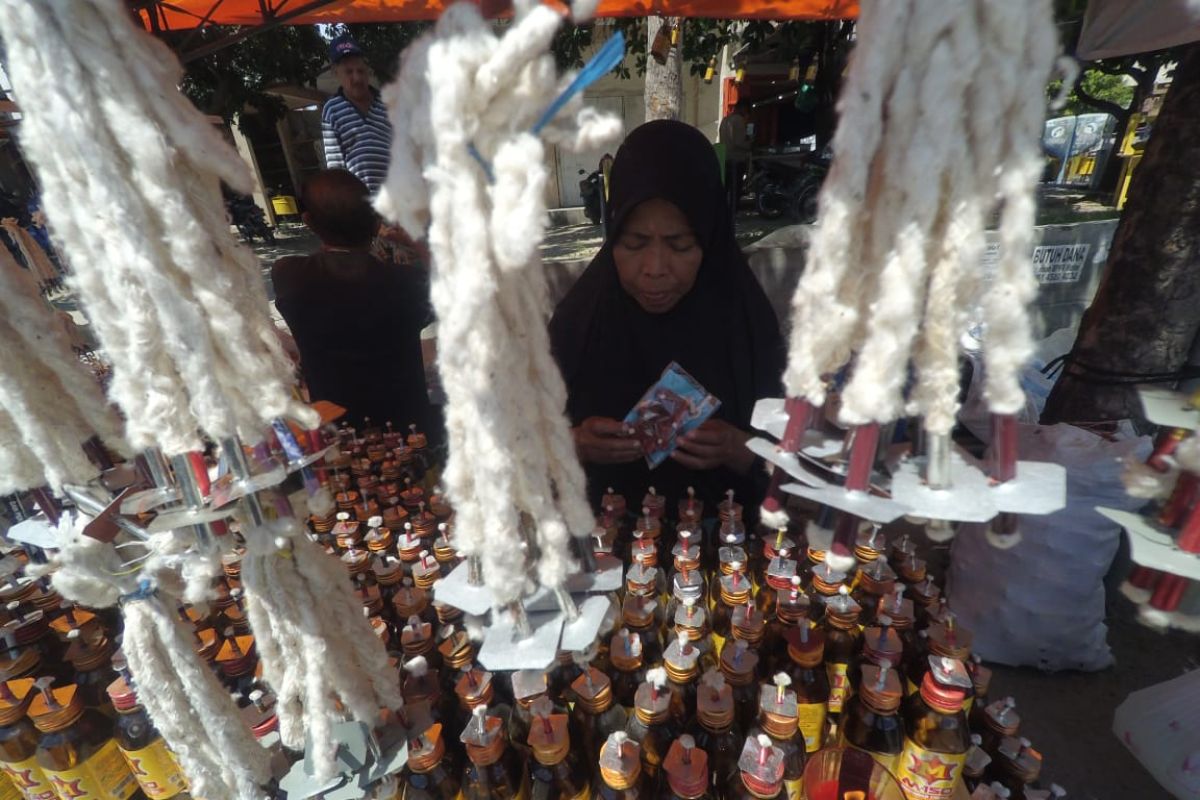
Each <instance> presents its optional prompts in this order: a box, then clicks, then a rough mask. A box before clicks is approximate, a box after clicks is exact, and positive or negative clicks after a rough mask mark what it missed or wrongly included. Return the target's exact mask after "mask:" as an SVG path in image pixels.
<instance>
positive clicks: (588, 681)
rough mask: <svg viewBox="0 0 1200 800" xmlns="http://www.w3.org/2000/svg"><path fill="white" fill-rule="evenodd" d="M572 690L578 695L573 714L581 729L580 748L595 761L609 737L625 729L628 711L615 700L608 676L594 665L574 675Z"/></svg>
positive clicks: (592, 761)
mask: <svg viewBox="0 0 1200 800" xmlns="http://www.w3.org/2000/svg"><path fill="white" fill-rule="evenodd" d="M571 691H572V692H573V693H574V695H575V705H574V706H573V707H572V708H571V718H572V720H573V721H574V723H575V725H574V727H575V728H576V729H577V730H578V731H579V735H580V742H579V748H580V749H581V750H582V752H583V755H584V758H586V759H588V762H589V763H595V762H596V761H597V760H598V759H599V758H600V748H602V747H603V746H604V743H605V742H607V741H608V737H609V736H610V735H612V734H613V733H616V732H617V731H623V730H625V726H626V724H628V722H629V715H628V714H627V713H626V711H625V709H624V708H622V707H621V706H620V705H618V704H617V703H615V702H614V700H613V692H612V682H611V681H610V680H609V679H608V676H607V675H605V674H604V673H603V672H601V671H599V670H598V669H595V668H594V667H589V668H588V670H587V671H586V672H584V673H583V674H582V675H580V676H579V677H578V678H576V679H575V682H574V683H572V684H571Z"/></svg>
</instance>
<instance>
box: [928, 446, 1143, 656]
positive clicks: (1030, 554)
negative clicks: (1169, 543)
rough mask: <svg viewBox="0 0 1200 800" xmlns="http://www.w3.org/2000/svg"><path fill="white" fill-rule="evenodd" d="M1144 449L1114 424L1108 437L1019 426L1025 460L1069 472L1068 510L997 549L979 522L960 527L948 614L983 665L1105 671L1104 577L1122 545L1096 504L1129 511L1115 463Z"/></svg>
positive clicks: (1029, 519) (1031, 520)
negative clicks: (969, 636)
mask: <svg viewBox="0 0 1200 800" xmlns="http://www.w3.org/2000/svg"><path fill="white" fill-rule="evenodd" d="M1151 447H1152V442H1151V439H1150V437H1148V436H1137V435H1136V434H1134V433H1133V429H1132V427H1131V426H1129V424H1128V423H1122V426H1121V428H1120V429H1119V431H1118V433H1117V435H1116V436H1115V437H1113V439H1111V440H1110V439H1106V438H1104V437H1102V436H1098V435H1097V434H1095V433H1092V432H1090V431H1087V430H1084V429H1082V428H1076V427H1075V426H1073V425H1065V424H1060V425H1022V426H1020V428H1019V448H1020V450H1019V452H1020V454H1021V458H1022V459H1023V460H1028V461H1052V462H1055V463H1058V464H1062V465H1064V466H1065V467H1066V468H1067V505H1066V508H1064V509H1062V510H1061V511H1058V512H1056V513H1054V514H1049V515H1046V516H1022V517H1021V518H1020V523H1021V540H1020V542H1019V543H1018V544H1017V545H1015V546H1014V547H1012V548H1010V549H1007V550H1001V549H999V548H996V547H994V546H992V545H991V544H990V543H989V542H988V541H987V538H986V530H987V525H986V524H969V525H968V524H964V525H962V526H961V527H960V529H959V532H958V536H957V537H956V538H955V540H954V545H953V550H952V558H951V564H950V573H949V576H948V580H947V584H948V593H949V596H950V607H951V608H952V609H954V612H955V613H956V614H957V615H958V617H959V620H960V621H961V622H962V624H963V625H965V626H966V627H967V628H968V629H970V630H971V631H972V632H973V633H974V635H975V645H974V649H975V652H977V653H978V654H979V655H980V656H981V657H983V658H984V659H986V660H989V661H997V662H999V663H1002V664H1011V665H1014V666H1017V665H1025V666H1034V667H1039V668H1041V669H1045V670H1060V669H1080V670H1098V669H1103V668H1104V667H1107V666H1109V665H1110V664H1112V660H1113V659H1112V654H1111V653H1110V651H1109V649H1108V643H1107V641H1106V640H1105V636H1106V634H1107V627H1106V626H1105V624H1104V576H1105V574H1106V573H1107V572H1108V568H1109V566H1110V564H1111V563H1112V560H1113V558H1114V557H1115V555H1116V553H1117V547H1118V545H1119V544H1120V539H1121V535H1122V533H1121V529H1120V527H1119V526H1117V525H1115V524H1114V523H1112V522H1110V521H1108V520H1107V519H1105V518H1104V517H1102V516H1100V515H1099V514H1098V513H1096V511H1095V506H1098V505H1102V506H1107V507H1109V508H1121V509H1128V510H1131V511H1132V510H1136V509H1137V508H1138V507H1140V506H1141V504H1142V503H1144V502H1145V501H1144V500H1139V499H1137V498H1132V497H1129V496H1128V495H1127V494H1126V493H1125V487H1124V485H1123V484H1122V483H1121V463H1120V459H1122V458H1124V457H1126V456H1132V457H1134V458H1138V459H1145V458H1146V457H1147V456H1149V454H1150V450H1151Z"/></svg>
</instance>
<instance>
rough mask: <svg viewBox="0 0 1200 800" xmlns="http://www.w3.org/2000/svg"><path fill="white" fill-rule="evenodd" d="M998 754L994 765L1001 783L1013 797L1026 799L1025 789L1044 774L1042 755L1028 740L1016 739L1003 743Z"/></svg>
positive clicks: (1011, 738)
mask: <svg viewBox="0 0 1200 800" xmlns="http://www.w3.org/2000/svg"><path fill="white" fill-rule="evenodd" d="M997 752H998V757H997V758H996V761H995V762H994V764H995V766H996V767H997V769H996V772H997V773H998V774H999V777H1000V783H1001V784H1002V785H1003V786H1004V787H1005V788H1006V789H1008V790H1009V791H1010V792H1012V796H1013V797H1024V796H1025V787H1027V786H1029V785H1030V784H1032V783H1033V782H1034V781H1036V780H1037V779H1038V776H1039V775H1041V773H1042V754H1041V753H1039V752H1038V751H1037V750H1035V749H1034V748H1033V745H1032V744H1031V743H1030V741H1029V740H1028V739H1024V738H1022V739H1017V738H1014V737H1009V738H1007V739H1005V740H1004V741H1003V742H1001V743H1000V747H999V748H998V749H997Z"/></svg>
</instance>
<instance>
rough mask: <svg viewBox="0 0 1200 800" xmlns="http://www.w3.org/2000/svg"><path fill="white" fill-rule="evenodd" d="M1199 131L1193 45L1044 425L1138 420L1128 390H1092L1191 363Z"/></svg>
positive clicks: (1196, 304)
mask: <svg viewBox="0 0 1200 800" xmlns="http://www.w3.org/2000/svg"><path fill="white" fill-rule="evenodd" d="M1198 131H1200V45H1191V46H1190V47H1188V48H1187V50H1186V51H1185V52H1184V55H1183V58H1182V60H1181V61H1180V63H1179V66H1178V67H1177V68H1176V69H1175V79H1174V81H1173V83H1172V84H1171V88H1170V89H1169V90H1168V92H1167V96H1166V99H1165V100H1164V102H1163V108H1162V112H1161V113H1160V114H1159V115H1158V120H1157V121H1156V122H1155V125H1154V130H1153V132H1152V134H1151V136H1150V141H1149V142H1148V143H1147V144H1146V150H1145V153H1144V155H1143V157H1142V162H1141V164H1140V165H1139V166H1138V168H1137V172H1136V173H1135V174H1134V177H1133V183H1132V185H1131V186H1130V187H1129V202H1128V205H1126V207H1125V213H1124V214H1123V215H1122V217H1121V221H1120V223H1119V224H1118V226H1117V231H1116V233H1115V234H1114V236H1113V244H1112V249H1111V251H1110V252H1109V257H1108V265H1107V268H1106V273H1105V276H1104V280H1103V282H1102V283H1101V284H1100V288H1099V290H1098V291H1097V293H1096V297H1095V299H1094V300H1093V301H1092V305H1091V307H1090V308H1088V310H1087V313H1086V314H1084V317H1083V321H1082V323H1081V325H1080V329H1079V335H1078V337H1077V338H1076V340H1075V346H1074V348H1073V349H1072V351H1071V361H1069V362H1068V364H1067V366H1066V368H1065V369H1064V370H1063V374H1062V376H1061V377H1060V378H1059V380H1058V383H1057V385H1056V386H1055V387H1054V390H1053V391H1052V392H1051V393H1050V397H1049V398H1048V399H1047V401H1046V407H1045V410H1044V412H1043V413H1042V422H1043V423H1046V424H1052V423H1056V422H1095V421H1109V420H1119V419H1126V418H1132V419H1139V420H1140V419H1142V418H1143V417H1142V410H1141V403H1140V402H1139V401H1138V397H1137V394H1136V393H1135V392H1134V391H1133V388H1132V386H1130V385H1128V384H1126V385H1111V384H1103V383H1097V382H1096V381H1097V380H1098V379H1104V378H1108V377H1110V375H1111V373H1127V374H1134V373H1136V374H1139V375H1140V374H1145V373H1170V372H1174V371H1176V370H1178V369H1179V368H1180V367H1182V366H1183V365H1184V364H1185V363H1186V360H1187V356H1188V351H1189V350H1190V349H1191V346H1192V342H1193V340H1195V339H1196V334H1197V331H1198V329H1200V268H1198V267H1200V263H1198V260H1200V136H1197V135H1196V134H1197V132H1198ZM1072 362H1074V363H1072ZM1089 368H1090V369H1089ZM1096 370H1103V371H1106V372H1107V373H1109V374H1099V375H1098V374H1097V373H1096ZM1086 378H1090V379H1091V382H1088V381H1087V380H1084V379H1086Z"/></svg>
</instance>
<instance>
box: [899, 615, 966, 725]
mask: <svg viewBox="0 0 1200 800" xmlns="http://www.w3.org/2000/svg"><path fill="white" fill-rule="evenodd" d="M925 634H926V635H925V636H923V637H918V638H919V639H921V640H923V641H924V642H925V643H926V646H927V648H928V655H930V656H941V657H944V658H953V659H955V660H958V661H962V662H963V663H964V664H965V663H966V661H967V660H968V659H969V658H970V657H971V640H972V636H971V632H970V631H968V630H967V629H965V628H961V627H958V625H957V623H956V622H955V619H954V615H953V614H948V616H947V617H946V621H945V622H940V623H936V624H934V625H931V626H930V627H929V628H927V629H926V630H925ZM907 666H908V669H907V671H906V675H907V678H908V680H909V682H910V683H911V686H909V687H908V688H909V693H910V694H911V693H912V692H914V691H916V689H915V688H913V687H915V686H920V685H921V684H922V681H923V680H924V678H925V673H926V672H927V671H928V670H929V659H928V657H926V658H918V659H910V660H908V661H907ZM966 697H967V700H973V699H974V697H975V684H974V682H971V683H970V684H969V685H968V686H967V687H966ZM963 708H964V710H965V709H966V702H965V701H964V704H963Z"/></svg>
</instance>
